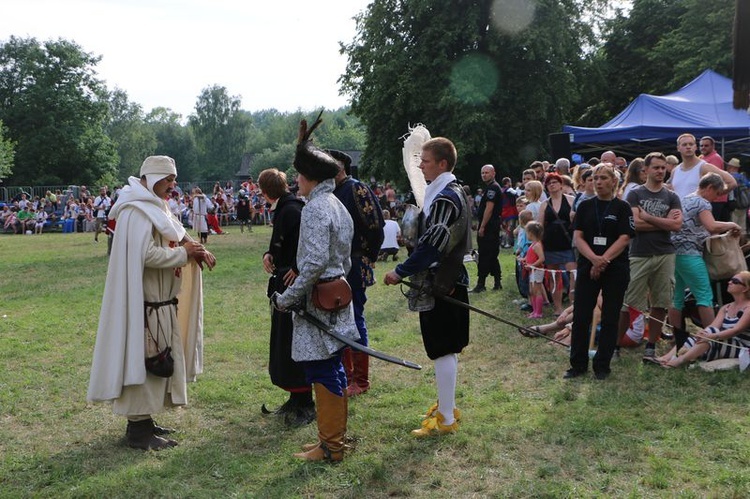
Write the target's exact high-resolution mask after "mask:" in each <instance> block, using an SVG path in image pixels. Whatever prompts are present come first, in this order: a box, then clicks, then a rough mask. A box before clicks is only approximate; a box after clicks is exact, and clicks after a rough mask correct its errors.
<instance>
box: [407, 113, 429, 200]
mask: <svg viewBox="0 0 750 499" xmlns="http://www.w3.org/2000/svg"><path fill="white" fill-rule="evenodd" d="M431 138H432V137H430V131H429V130H427V127H425V126H424V125H422V124H421V123H420V124H417V125H415V126H414V127H411V126H410V127H409V133H407V134H406V135H404V148H403V149H402V152H403V156H404V168H405V169H406V174H407V175H408V176H409V183H410V184H411V190H412V192H413V193H414V199H415V200H416V201H417V206H418V207H419V209H420V210H421V209H422V206H423V205H424V192H425V189H426V188H427V182H426V181H425V179H424V175H423V174H422V170H420V169H419V164H420V163H421V162H422V145H423V144H424V143H425V142H427V141H428V140H430V139H431Z"/></svg>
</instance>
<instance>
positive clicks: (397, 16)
mask: <svg viewBox="0 0 750 499" xmlns="http://www.w3.org/2000/svg"><path fill="white" fill-rule="evenodd" d="M603 3H606V2H599V1H596V0H588V1H587V0H539V1H537V2H520V1H514V0H505V1H499V2H493V1H491V0H478V1H476V0H475V1H469V0H441V1H437V2H436V1H434V0H374V1H373V2H372V3H371V4H370V5H369V7H368V8H367V10H366V11H365V12H364V13H363V14H361V15H359V16H358V17H357V19H356V20H357V35H356V37H355V39H354V40H353V41H352V42H351V43H349V44H347V45H344V46H342V51H343V52H344V53H345V54H346V55H347V56H348V59H349V60H348V65H347V69H346V72H345V74H344V75H343V76H342V78H341V83H342V89H343V90H344V91H345V92H346V93H348V94H350V95H351V96H352V112H353V113H354V114H355V115H356V116H358V117H359V118H360V119H361V120H362V122H363V123H364V124H365V126H366V127H367V148H366V151H365V158H366V162H367V165H368V166H369V168H370V170H372V171H374V172H375V173H376V174H378V175H380V176H381V177H390V178H399V179H400V180H401V182H400V183H401V184H402V185H403V184H404V182H405V176H404V174H403V172H402V167H401V162H402V161H401V151H400V149H401V143H400V141H399V137H401V136H402V135H403V134H404V133H405V132H406V131H407V126H408V125H409V124H414V123H417V122H422V123H424V124H425V125H427V127H428V128H429V129H430V131H431V132H432V133H433V134H434V135H443V136H446V137H449V138H451V139H452V140H453V141H454V142H455V143H456V145H457V147H458V149H459V165H458V167H457V172H458V175H459V176H460V177H463V178H464V179H465V180H468V181H473V182H478V181H479V170H480V166H481V164H483V163H493V164H495V166H496V167H499V170H500V172H501V173H510V172H511V171H512V172H514V173H518V172H519V171H520V169H522V168H523V166H524V165H526V164H528V162H529V161H530V160H532V159H534V158H535V157H538V156H539V155H542V154H544V153H545V149H546V144H547V140H548V134H549V133H551V132H554V131H557V130H559V128H560V125H561V124H562V122H563V119H564V117H566V116H567V114H568V113H569V112H570V109H571V108H572V106H573V104H574V103H575V102H576V101H577V99H578V91H577V88H578V86H577V85H576V78H577V75H578V74H579V73H581V72H582V70H583V64H582V61H583V58H582V49H581V47H583V46H585V45H586V43H587V38H586V37H587V35H588V34H590V33H591V26H590V22H589V20H588V18H584V16H583V13H584V11H585V10H586V9H590V8H594V7H596V6H598V5H600V4H603Z"/></svg>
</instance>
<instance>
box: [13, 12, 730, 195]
mask: <svg viewBox="0 0 750 499" xmlns="http://www.w3.org/2000/svg"><path fill="white" fill-rule="evenodd" d="M621 5H622V2H615V1H614V0H373V1H372V2H371V3H370V4H369V6H368V7H367V8H366V9H365V10H364V11H363V12H362V13H361V14H360V15H358V16H357V17H356V19H355V20H356V26H357V31H356V34H355V36H354V38H353V39H352V40H349V41H346V42H344V43H342V45H341V52H342V53H343V54H344V55H346V57H347V60H348V62H347V66H346V70H345V72H344V74H343V75H341V78H340V85H341V87H340V89H341V91H342V92H343V93H345V94H347V95H349V96H350V97H351V107H346V108H342V109H336V110H326V112H325V113H324V115H323V118H324V122H323V125H322V126H321V127H320V129H319V130H318V131H317V132H316V134H315V140H316V142H317V143H318V145H320V146H321V147H324V148H336V149H344V150H347V149H348V150H364V156H363V159H362V165H360V166H361V171H362V173H363V174H364V175H367V176H375V177H377V178H379V179H382V180H393V181H396V182H397V184H398V185H399V186H400V187H401V188H405V187H406V176H405V174H404V172H403V166H402V164H401V162H402V159H401V146H402V141H401V140H400V139H401V137H403V135H404V134H405V133H407V131H408V127H409V125H414V124H417V123H423V124H425V125H426V126H427V127H428V128H429V129H430V131H431V133H432V134H433V136H438V135H442V136H445V137H448V138H450V139H451V140H453V141H454V142H455V143H456V146H457V147H458V150H459V164H458V166H457V174H458V176H459V177H460V178H462V179H463V180H465V181H467V182H469V183H471V184H475V185H476V184H479V182H480V179H479V171H480V167H481V165H483V164H485V163H492V164H494V165H495V167H496V169H497V171H498V174H499V175H501V176H502V175H511V176H513V177H514V178H517V177H518V174H519V173H520V171H521V170H522V169H523V168H524V167H526V166H527V165H528V164H529V163H530V162H531V161H532V160H535V159H548V160H554V159H555V158H552V157H551V151H550V150H549V147H548V140H549V139H548V136H549V134H550V133H554V132H558V131H560V130H561V126H562V125H563V124H564V123H570V124H576V125H584V126H599V125H601V124H603V123H604V122H606V121H608V120H609V119H610V118H612V117H613V116H614V115H615V114H616V113H618V112H619V111H620V110H621V109H622V108H624V106H625V105H627V104H628V103H629V102H630V101H631V100H632V99H633V98H635V97H637V96H638V94H640V93H653V94H664V93H669V92H673V91H675V90H677V89H678V88H679V87H680V86H682V85H684V84H686V83H688V82H689V81H691V80H692V79H693V78H695V77H696V76H697V75H698V74H700V73H701V72H702V71H703V70H705V69H707V68H711V69H714V70H715V71H717V72H719V73H721V74H724V75H730V74H731V69H732V68H731V39H730V37H731V29H732V28H731V26H732V18H733V15H734V13H733V6H732V3H731V2H728V1H726V0H632V2H630V3H629V8H628V9H626V10H623V9H620V10H617V9H615V8H614V7H617V6H621ZM100 59H101V57H100V56H97V55H93V54H91V53H88V52H86V51H84V50H83V49H82V48H81V47H80V46H78V45H77V44H76V43H75V42H73V41H68V40H62V39H60V40H50V41H45V42H39V41H37V40H36V39H34V38H18V37H10V39H8V40H7V41H4V42H0V122H1V123H2V125H0V178H3V177H5V180H4V182H5V183H6V184H11V185H12V184H15V185H22V184H26V185H28V184H37V185H39V184H47V185H55V184H58V185H59V184H68V183H79V184H80V183H85V184H91V183H95V182H97V181H98V180H101V179H113V178H115V179H118V180H119V181H124V180H125V178H126V177H127V176H128V175H132V174H135V173H136V172H137V171H138V167H139V166H140V163H141V162H142V160H143V158H144V157H145V156H148V155H150V154H167V155H169V156H172V157H173V158H175V160H176V161H177V164H178V168H179V172H180V178H181V179H185V180H193V181H199V180H223V179H229V178H233V177H234V176H235V174H236V173H237V171H238V170H239V169H240V166H241V164H242V161H243V157H246V155H248V154H250V155H252V157H253V161H252V165H251V170H250V172H249V173H250V174H251V175H253V176H256V175H257V173H258V172H259V171H260V170H261V169H264V168H269V167H277V168H279V169H282V170H289V169H290V168H291V164H292V158H293V156H294V150H295V148H294V142H295V138H296V136H297V128H298V126H299V121H300V119H301V118H303V117H306V118H308V119H311V118H314V115H315V114H317V111H318V110H296V111H293V112H281V111H277V110H275V109H266V110H261V111H248V110H244V109H243V108H242V100H241V96H239V95H233V94H232V93H231V92H230V91H229V89H227V88H226V87H224V86H222V85H221V84H219V83H216V84H213V85H210V86H208V87H206V88H204V89H203V90H202V91H201V92H200V94H199V95H198V96H197V97H196V104H195V109H194V112H193V113H191V114H190V116H187V117H184V118H183V116H181V115H179V114H177V113H174V112H173V111H171V110H170V109H167V108H163V107H157V108H155V109H152V110H150V111H145V110H144V109H143V108H142V107H141V106H140V105H139V104H138V103H135V102H131V101H130V100H129V98H128V95H127V93H126V92H125V91H124V90H121V89H117V88H115V89H113V90H109V89H107V88H106V86H105V85H104V83H103V82H101V81H100V80H99V78H98V76H97V71H96V66H97V64H98V63H99V61H100ZM3 126H4V128H3Z"/></svg>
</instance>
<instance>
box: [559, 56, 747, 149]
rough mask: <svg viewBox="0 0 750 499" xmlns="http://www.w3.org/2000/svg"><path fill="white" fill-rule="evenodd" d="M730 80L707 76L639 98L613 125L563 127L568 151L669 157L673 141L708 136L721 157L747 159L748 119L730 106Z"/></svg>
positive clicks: (702, 75)
mask: <svg viewBox="0 0 750 499" xmlns="http://www.w3.org/2000/svg"><path fill="white" fill-rule="evenodd" d="M732 97H733V90H732V80H730V79H729V78H725V77H724V76H721V75H720V74H718V73H715V72H714V71H711V70H710V69H709V70H706V71H704V72H703V73H701V74H700V76H698V77H697V78H696V79H694V80H693V81H691V82H690V83H688V84H687V85H685V86H684V87H682V88H681V89H679V90H678V91H677V92H674V93H672V94H668V95H662V96H657V95H648V94H641V95H639V96H638V97H637V98H636V99H635V100H634V101H633V102H631V103H630V105H629V106H628V107H627V108H625V110H624V111H622V112H621V113H620V114H618V115H617V116H615V118H614V119H612V120H611V121H609V122H607V123H605V124H604V125H602V126H601V127H599V128H584V127H576V126H571V125H565V126H563V132H565V133H568V134H569V136H570V142H571V150H572V151H574V152H578V153H583V154H585V153H587V152H593V151H603V150H607V149H611V150H613V151H615V152H617V153H618V154H623V155H630V156H635V155H643V154H646V153H648V152H650V151H662V152H665V153H671V152H673V151H674V150H675V149H676V140H677V137H678V136H679V135H680V134H682V133H686V132H687V133H692V134H693V135H695V136H696V137H697V138H700V137H702V136H704V135H710V136H711V137H713V138H714V139H715V140H716V149H717V150H718V152H719V153H720V154H722V156H724V157H725V158H727V157H728V156H737V155H740V154H745V155H750V115H748V113H747V111H745V110H737V109H734V108H733V106H732Z"/></svg>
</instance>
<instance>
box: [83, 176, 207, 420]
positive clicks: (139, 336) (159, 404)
mask: <svg viewBox="0 0 750 499" xmlns="http://www.w3.org/2000/svg"><path fill="white" fill-rule="evenodd" d="M129 184H130V185H129V186H128V187H125V188H124V189H123V191H122V193H121V194H120V197H119V198H118V200H117V203H116V204H115V206H114V207H113V208H112V211H111V212H110V216H111V217H113V218H115V219H116V220H117V228H116V230H115V236H114V240H113V244H112V254H111V256H110V260H109V268H108V271H107V281H106V284H105V287H104V297H103V299H102V308H101V315H100V318H99V328H98V331H97V337H96V346H95V349H94V360H93V362H92V367H91V379H90V381H89V390H88V397H87V398H88V400H90V401H105V400H112V401H114V405H113V410H114V412H115V413H116V414H123V415H146V414H153V413H156V412H159V411H161V410H162V409H163V408H164V407H165V406H170V405H183V404H186V403H187V387H186V383H187V382H188V381H193V380H194V379H195V376H196V375H197V374H200V372H201V371H202V358H203V296H202V280H201V279H202V276H201V272H200V269H199V268H198V267H197V265H196V264H195V262H194V261H191V264H189V265H186V264H187V263H188V258H187V252H186V250H185V249H184V248H182V247H179V246H176V247H170V243H177V242H179V241H180V240H182V238H183V237H184V236H185V230H184V229H183V227H182V225H181V224H180V223H179V222H178V221H177V220H176V219H175V218H174V217H173V216H172V215H171V213H170V211H169V208H168V206H167V204H166V202H165V201H164V200H162V199H159V198H157V197H156V196H154V195H153V194H152V193H151V192H150V191H148V190H147V189H146V188H145V187H143V186H142V185H141V183H140V182H139V180H138V179H137V178H135V177H131V178H130V179H129ZM176 269H180V271H179V272H176ZM178 274H179V275H178ZM176 296H177V297H178V300H179V305H178V306H177V307H174V306H163V307H160V308H158V309H156V310H153V311H152V313H151V314H150V315H149V318H148V323H149V327H150V329H151V332H152V334H153V336H154V337H155V338H156V336H157V331H158V327H157V320H158V322H159V323H160V324H161V331H163V333H164V335H166V337H167V338H168V341H169V344H170V346H171V347H172V356H173V358H174V361H175V371H174V374H173V375H172V377H170V378H159V377H156V376H153V375H151V374H148V373H147V372H146V367H145V363H144V359H145V357H146V356H147V354H148V355H153V353H152V352H147V348H146V344H147V340H146V338H147V333H146V330H145V329H146V328H145V322H144V301H148V302H163V301H168V300H170V299H172V298H174V297H176ZM159 334H161V333H159ZM164 335H162V336H161V337H160V338H158V339H159V341H160V345H159V346H160V348H162V349H163V348H164Z"/></svg>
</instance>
